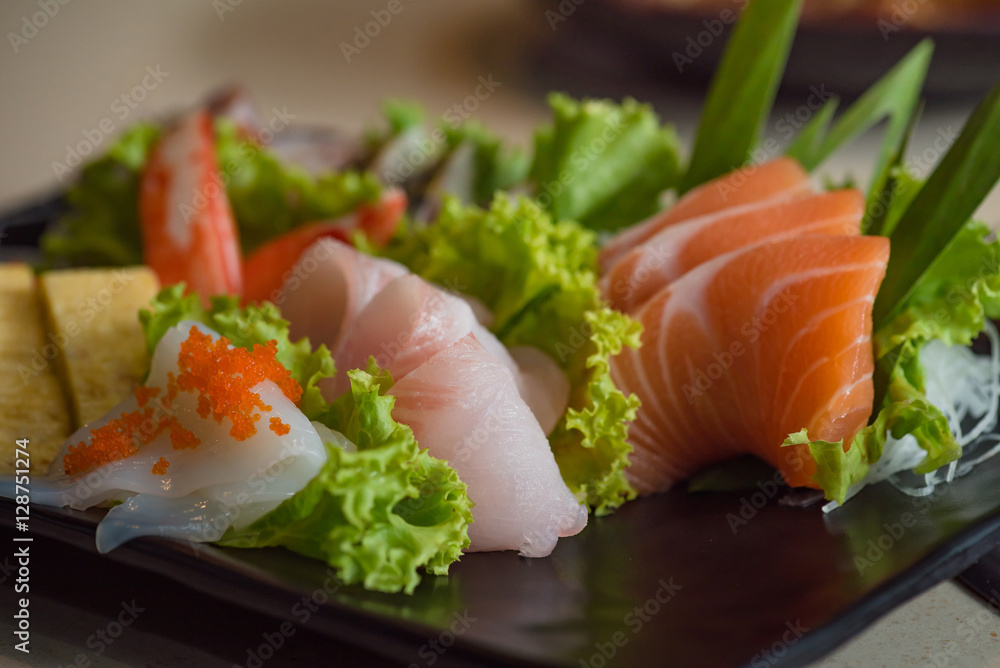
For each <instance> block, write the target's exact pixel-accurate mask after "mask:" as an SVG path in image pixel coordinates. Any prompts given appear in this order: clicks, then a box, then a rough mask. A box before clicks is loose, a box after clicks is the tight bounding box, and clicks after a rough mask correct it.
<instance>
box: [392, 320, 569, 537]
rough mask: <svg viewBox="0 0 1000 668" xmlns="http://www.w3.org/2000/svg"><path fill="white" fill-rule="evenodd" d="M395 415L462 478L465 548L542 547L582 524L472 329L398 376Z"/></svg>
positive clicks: (529, 421) (521, 406) (513, 391)
mask: <svg viewBox="0 0 1000 668" xmlns="http://www.w3.org/2000/svg"><path fill="white" fill-rule="evenodd" d="M389 394H392V395H394V396H395V397H396V405H395V408H394V409H393V411H392V415H393V417H394V418H395V419H396V420H397V421H399V422H401V423H403V424H407V425H409V426H410V427H411V428H412V429H413V433H414V434H415V435H416V437H417V442H418V443H420V445H421V446H424V447H427V448H428V449H429V450H430V454H431V455H433V456H434V457H438V458H440V459H446V460H448V463H449V464H450V465H451V466H452V467H453V468H454V469H455V470H456V471H458V475H459V477H460V478H461V479H462V481H463V482H465V483H466V484H468V486H469V498H471V499H472V500H473V502H474V503H475V506H474V507H473V509H472V516H473V523H472V524H471V525H470V526H469V538H470V539H471V540H472V544H471V545H470V547H469V550H470V551H476V552H481V551H492V550H512V549H513V550H518V551H519V552H520V553H521V555H523V556H526V557H544V556H546V555H548V554H549V553H551V552H552V549H553V548H554V547H555V545H556V542H557V541H558V539H559V538H561V537H565V536H572V535H574V534H576V533H578V532H580V531H581V530H582V529H583V528H584V527H585V526H586V525H587V509H586V508H585V507H584V506H582V505H580V504H579V503H578V502H577V500H576V498H575V497H574V496H573V494H572V492H570V491H569V488H568V487H566V483H564V482H563V479H562V476H561V475H560V474H559V467H558V466H557V465H556V461H555V457H553V455H552V451H551V450H550V448H549V443H548V441H547V440H546V438H545V434H544V433H542V430H541V428H540V427H539V425H538V421H537V420H536V419H535V418H534V416H533V415H532V414H531V411H530V410H529V408H528V406H527V404H525V402H524V400H523V399H522V398H521V397H520V395H519V393H518V391H517V386H516V384H515V382H514V377H513V375H512V374H511V372H510V369H508V368H507V367H506V366H505V365H503V364H501V363H500V362H498V361H497V359H496V358H495V357H494V356H493V355H492V354H491V353H490V352H489V351H488V350H487V349H486V348H485V347H484V346H483V345H482V343H480V342H479V341H478V340H477V339H476V337H475V336H474V335H472V334H467V335H466V336H464V337H463V338H462V339H461V340H459V341H457V342H455V343H453V344H452V345H450V346H448V347H447V348H444V349H443V350H441V351H439V352H437V353H436V354H434V355H433V356H432V357H430V358H429V359H428V360H427V361H426V362H424V363H423V364H421V365H420V366H419V367H417V368H415V369H414V370H413V371H411V372H410V373H408V374H406V375H405V376H403V377H402V378H400V379H399V380H397V381H396V384H395V385H394V386H393V388H392V389H391V390H390V391H389Z"/></svg>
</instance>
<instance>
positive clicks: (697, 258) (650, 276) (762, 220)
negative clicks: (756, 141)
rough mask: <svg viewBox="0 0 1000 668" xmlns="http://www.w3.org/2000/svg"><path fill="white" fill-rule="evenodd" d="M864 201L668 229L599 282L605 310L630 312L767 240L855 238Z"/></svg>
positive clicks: (779, 209)
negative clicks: (707, 265) (696, 271)
mask: <svg viewBox="0 0 1000 668" xmlns="http://www.w3.org/2000/svg"><path fill="white" fill-rule="evenodd" d="M864 209H865V198H864V195H863V194H861V192H859V191H857V190H835V191H833V192H828V193H821V194H816V195H808V196H803V197H797V198H787V199H778V200H765V201H764V202H762V203H760V204H756V205H753V206H744V207H735V208H731V209H723V210H722V211H719V212H717V213H712V214H708V215H705V216H700V217H698V218H692V219H690V220H687V221H684V222H682V223H678V224H676V225H670V226H669V227H665V228H663V229H662V230H661V231H659V232H657V233H656V234H654V235H653V236H652V237H650V238H649V239H647V240H646V242H645V243H643V244H641V245H639V246H636V247H635V248H633V249H632V250H630V251H628V252H626V253H625V254H624V255H623V256H622V257H621V258H619V259H618V261H617V262H616V263H615V265H614V266H613V267H612V269H611V271H610V272H609V273H608V274H606V275H605V276H604V277H603V278H602V279H601V289H602V291H603V292H604V296H605V297H606V298H607V299H608V301H610V302H611V305H612V306H613V307H614V308H616V309H618V310H619V311H625V312H626V313H630V312H632V311H634V310H635V309H637V308H638V307H639V306H641V305H642V304H643V303H644V302H645V301H646V300H647V299H649V298H650V297H652V296H653V295H654V294H656V293H657V292H659V291H660V290H661V289H662V288H664V287H666V286H667V285H669V283H670V282H671V281H673V280H676V279H678V278H680V277H681V276H683V275H684V274H685V273H687V272H688V271H690V270H691V269H693V268H695V267H697V266H698V265H699V264H701V263H703V262H706V261H708V260H711V259H712V258H713V257H716V256H718V255H723V254H724V253H729V252H731V251H734V250H737V249H739V248H742V247H744V246H749V245H751V244H755V243H759V242H761V241H764V240H767V239H775V238H780V237H786V236H799V235H806V234H845V235H857V234H860V232H861V230H860V226H861V216H862V215H863V214H864Z"/></svg>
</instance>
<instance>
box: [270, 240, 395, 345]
mask: <svg viewBox="0 0 1000 668" xmlns="http://www.w3.org/2000/svg"><path fill="white" fill-rule="evenodd" d="M408 273H409V270H408V269H407V268H406V267H404V266H403V265H401V264H397V263H396V262H392V261H391V260H383V259H379V258H374V257H372V256H370V255H366V254H364V253H359V252H358V251H356V250H355V249H354V248H352V247H351V246H348V245H347V244H344V243H341V242H339V241H336V240H334V239H320V240H319V241H317V242H316V243H314V244H313V245H312V246H310V247H309V248H308V249H306V251H305V252H304V253H303V254H302V256H301V257H300V258H299V261H298V262H297V263H296V265H295V268H294V269H293V270H292V273H291V274H290V275H289V277H288V280H286V281H285V283H284V285H283V286H282V288H281V296H280V297H279V299H278V301H279V304H278V306H279V307H280V308H281V314H282V316H283V317H284V318H285V319H286V320H288V321H289V323H290V327H289V335H290V337H291V339H292V340H293V341H297V340H298V339H300V338H303V337H309V341H310V342H311V343H312V344H313V346H319V345H320V344H323V345H325V346H326V347H327V348H329V349H330V350H331V351H333V350H336V349H337V344H338V342H339V340H340V338H341V335H342V334H343V332H345V331H346V330H347V329H348V328H349V327H350V325H351V323H352V322H353V321H354V318H355V317H356V316H357V315H358V313H359V312H360V311H361V310H362V309H363V308H364V307H365V305H367V304H368V302H370V301H371V299H372V298H373V297H374V296H375V295H376V294H378V293H379V291H380V290H382V288H383V287H385V285H386V284H387V283H389V282H390V281H392V280H393V279H395V278H399V277H400V276H405V275H406V274H408Z"/></svg>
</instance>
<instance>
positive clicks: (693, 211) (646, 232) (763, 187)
mask: <svg viewBox="0 0 1000 668" xmlns="http://www.w3.org/2000/svg"><path fill="white" fill-rule="evenodd" d="M808 190H809V175H808V174H807V173H806V171H805V170H804V169H802V167H801V166H800V165H799V163H797V162H796V161H795V160H792V159H791V158H777V159H775V160H771V161H770V162H765V163H763V164H761V165H752V166H749V167H745V168H743V169H738V170H736V171H734V172H730V173H729V174H725V175H723V176H720V177H719V178H717V179H713V180H711V181H708V182H706V183H703V184H702V185H700V186H698V187H697V188H694V189H693V190H691V191H690V192H688V193H687V194H685V195H684V196H683V197H681V198H680V200H678V201H677V204H675V205H674V206H672V207H670V208H669V209H666V210H665V211H661V212H659V213H656V214H654V215H653V216H651V217H650V218H647V219H646V220H644V221H643V222H641V223H637V224H636V225H633V226H632V227H629V228H626V229H624V230H622V231H621V232H619V233H618V234H616V235H614V236H613V237H611V238H610V239H609V240H608V241H607V243H605V244H604V246H603V247H602V248H601V253H600V256H599V258H598V259H599V261H600V265H601V269H602V270H603V271H604V272H605V273H607V272H608V270H610V269H611V267H612V265H613V264H614V263H615V262H616V261H617V260H618V259H619V258H620V257H622V256H623V255H624V254H625V253H626V252H628V251H629V250H631V249H632V248H635V247H636V246H638V245H639V244H641V243H642V242H644V241H646V240H647V239H649V238H650V237H652V236H653V235H654V234H656V233H657V232H659V231H660V230H662V229H663V228H665V227H669V226H670V225H676V224H677V223H680V222H682V221H685V220H687V219H689V218H695V217H698V216H704V215H706V214H710V213H715V212H716V211H722V210H723V209H728V208H732V207H738V206H745V205H751V204H755V203H757V202H763V201H766V200H770V199H774V198H780V197H791V196H794V195H796V194H799V193H804V192H807V191H808Z"/></svg>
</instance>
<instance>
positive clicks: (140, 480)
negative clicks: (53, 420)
mask: <svg viewBox="0 0 1000 668" xmlns="http://www.w3.org/2000/svg"><path fill="white" fill-rule="evenodd" d="M210 357H211V358H212V359H213V360H214V362H213V363H209V362H208V359H209V358H210ZM265 358H266V356H265ZM254 359H255V358H251V357H250V356H249V354H248V353H247V351H246V350H244V349H234V348H232V346H221V345H219V341H218V335H217V334H215V332H213V331H211V330H210V329H208V328H207V327H205V326H204V325H201V324H197V323H194V322H188V321H185V322H181V323H180V324H179V325H178V326H176V327H173V328H171V329H170V330H168V331H167V332H166V334H165V335H164V336H163V338H162V339H161V340H160V342H159V343H158V345H157V347H156V350H155V352H154V354H153V359H152V365H151V368H150V372H149V377H148V378H147V380H146V382H145V383H144V384H143V385H142V386H139V387H138V388H136V390H135V392H134V393H133V395H132V396H130V397H129V398H127V399H126V400H124V401H123V402H122V403H121V404H119V405H118V406H117V407H116V408H115V409H114V410H112V411H111V412H109V413H108V414H107V415H106V416H105V417H104V418H102V419H101V420H99V421H97V422H94V423H91V424H88V425H86V426H84V427H82V428H81V429H80V430H79V431H77V432H76V433H75V434H74V435H73V436H72V437H71V438H70V439H69V440H68V441H67V442H66V444H65V446H64V447H63V450H62V452H61V453H60V454H59V456H58V457H57V460H56V464H55V466H54V469H55V470H54V472H53V473H52V474H50V475H49V476H48V477H46V478H35V479H33V480H32V487H31V500H32V502H33V503H39V504H43V505H51V506H70V507H72V508H77V509H82V508H89V507H91V506H95V505H98V504H103V503H106V502H109V501H122V502H123V503H121V504H119V505H115V506H114V507H113V508H111V510H110V511H109V512H108V514H107V515H106V516H105V518H104V519H103V520H102V521H101V523H100V525H99V526H98V529H97V547H98V549H99V550H100V551H101V552H107V551H108V550H111V549H113V548H115V547H116V546H118V545H120V544H121V543H124V542H126V541H128V540H131V539H132V538H136V537H139V536H147V535H152V536H172V537H176V538H186V539H189V540H192V541H198V542H208V541H215V540H218V539H220V538H221V537H222V534H223V533H224V532H225V531H226V529H227V528H229V527H230V526H231V527H234V528H240V527H242V526H246V525H248V524H250V523H251V522H253V521H254V520H256V519H258V518H259V517H261V516H262V515H264V514H266V513H268V512H270V511H271V510H273V509H274V508H276V507H277V506H278V505H279V504H280V503H281V502H282V501H284V500H285V499H287V498H289V497H291V496H292V495H294V494H295V493H296V492H298V491H299V490H301V489H302V488H303V487H304V486H305V485H306V484H307V483H308V482H309V481H310V480H311V479H313V478H314V477H315V476H316V475H317V474H318V473H319V471H320V469H321V468H322V466H323V464H324V463H325V462H326V459H327V453H326V449H325V447H324V445H323V441H324V440H326V441H328V442H332V443H336V444H338V445H340V446H341V447H344V448H348V449H349V448H351V447H353V446H352V444H349V443H348V442H347V441H346V439H345V438H344V437H342V436H340V435H339V434H335V433H334V432H332V431H330V430H329V429H327V428H326V427H324V426H323V425H321V424H319V423H311V422H310V421H309V420H308V419H307V418H306V417H305V415H303V414H302V412H301V411H300V410H299V409H298V408H297V406H296V404H295V401H297V393H301V388H299V387H298V385H297V384H296V383H295V381H294V380H291V379H290V378H288V372H287V370H284V367H281V364H280V363H279V362H277V361H275V360H274V359H273V355H271V357H270V358H269V359H270V365H268V364H267V363H266V362H267V361H268V360H267V359H265V360H264V362H261V361H260V360H259V359H258V360H257V361H254ZM220 360H221V361H220ZM215 362H219V363H218V364H216V363H215ZM220 369H221V370H220ZM241 380H242V381H243V384H242V385H241ZM288 381H291V382H290V383H289V382H288ZM250 383H253V386H252V387H248V386H247V385H249V384H250ZM140 445H141V447H140ZM277 473H280V475H277ZM9 482H10V481H0V494H4V495H6V494H7V492H8V491H10V492H13V489H11V490H7V489H6V487H7V486H10V487H12V484H9Z"/></svg>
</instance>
